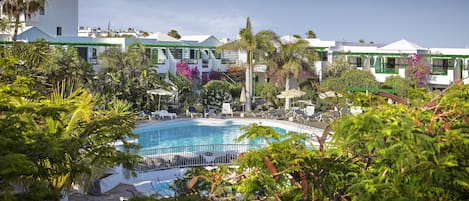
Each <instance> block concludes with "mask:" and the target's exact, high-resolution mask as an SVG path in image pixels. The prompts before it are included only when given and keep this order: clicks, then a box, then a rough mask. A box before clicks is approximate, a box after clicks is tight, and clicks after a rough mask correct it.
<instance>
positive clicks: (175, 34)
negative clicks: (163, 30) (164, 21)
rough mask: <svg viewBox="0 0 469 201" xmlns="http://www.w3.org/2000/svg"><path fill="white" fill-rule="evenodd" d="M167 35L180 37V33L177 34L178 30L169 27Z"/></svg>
mask: <svg viewBox="0 0 469 201" xmlns="http://www.w3.org/2000/svg"><path fill="white" fill-rule="evenodd" d="M168 36H171V37H173V38H175V39H181V35H179V33H178V31H177V30H175V29H171V30H170V31H169V32H168Z"/></svg>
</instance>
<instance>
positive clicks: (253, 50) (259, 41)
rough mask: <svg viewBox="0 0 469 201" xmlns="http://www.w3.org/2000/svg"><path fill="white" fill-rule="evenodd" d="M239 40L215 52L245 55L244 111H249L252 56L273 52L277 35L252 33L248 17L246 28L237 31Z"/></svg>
mask: <svg viewBox="0 0 469 201" xmlns="http://www.w3.org/2000/svg"><path fill="white" fill-rule="evenodd" d="M239 36H240V39H239V40H236V41H233V42H230V43H226V44H224V45H222V46H220V47H218V48H217V51H223V50H242V51H245V52H246V53H247V61H246V65H247V67H246V73H245V74H246V76H245V78H246V80H245V87H246V88H245V90H246V103H245V104H246V106H245V108H246V110H247V111H251V102H252V89H253V85H252V78H253V72H252V71H253V69H252V68H253V60H254V58H255V57H254V55H263V53H264V52H269V51H274V50H275V46H274V45H273V42H274V41H275V40H278V36H277V34H275V33H274V32H272V31H269V30H265V31H260V32H259V33H257V34H255V35H254V34H253V33H252V27H251V19H250V18H249V17H248V18H247V19H246V27H245V28H243V29H241V30H240V31H239Z"/></svg>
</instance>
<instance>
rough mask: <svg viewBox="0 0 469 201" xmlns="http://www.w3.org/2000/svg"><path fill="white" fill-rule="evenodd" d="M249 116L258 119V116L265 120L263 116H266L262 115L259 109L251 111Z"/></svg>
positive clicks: (262, 112)
mask: <svg viewBox="0 0 469 201" xmlns="http://www.w3.org/2000/svg"><path fill="white" fill-rule="evenodd" d="M251 114H252V116H253V117H258V116H260V117H262V118H265V116H266V114H265V113H264V111H263V110H261V109H255V110H253V111H252V112H251Z"/></svg>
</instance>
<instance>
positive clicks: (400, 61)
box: [396, 58, 409, 68]
mask: <svg viewBox="0 0 469 201" xmlns="http://www.w3.org/2000/svg"><path fill="white" fill-rule="evenodd" d="M408 65H409V64H408V62H407V58H397V62H396V67H397V68H407V66H408Z"/></svg>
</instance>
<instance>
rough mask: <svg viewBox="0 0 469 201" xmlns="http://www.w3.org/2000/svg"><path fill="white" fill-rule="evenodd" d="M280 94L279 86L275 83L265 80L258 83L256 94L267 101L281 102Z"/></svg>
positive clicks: (275, 103)
mask: <svg viewBox="0 0 469 201" xmlns="http://www.w3.org/2000/svg"><path fill="white" fill-rule="evenodd" d="M278 94H279V90H278V87H277V86H275V84H274V83H271V82H263V83H259V84H257V85H256V95H257V96H258V97H260V98H262V99H263V100H265V101H266V102H267V103H270V104H273V105H277V104H278V103H279V99H278V98H277V95H278Z"/></svg>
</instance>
